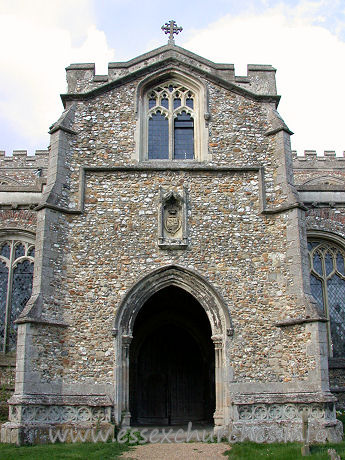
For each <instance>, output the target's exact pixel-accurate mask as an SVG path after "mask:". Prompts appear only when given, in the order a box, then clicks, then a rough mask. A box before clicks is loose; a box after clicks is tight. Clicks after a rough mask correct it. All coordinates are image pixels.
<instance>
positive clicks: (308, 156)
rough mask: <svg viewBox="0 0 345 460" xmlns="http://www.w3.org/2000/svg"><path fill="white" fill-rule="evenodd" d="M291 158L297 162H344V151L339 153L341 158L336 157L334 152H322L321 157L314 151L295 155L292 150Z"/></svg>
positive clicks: (295, 152)
mask: <svg viewBox="0 0 345 460" xmlns="http://www.w3.org/2000/svg"><path fill="white" fill-rule="evenodd" d="M291 153H292V158H293V159H294V160H299V161H310V160H319V161H325V160H331V159H335V160H340V161H344V160H345V151H344V152H341V156H337V155H336V152H335V151H334V150H325V151H324V152H323V155H317V152H316V150H304V152H303V155H297V151H296V150H292V151H291Z"/></svg>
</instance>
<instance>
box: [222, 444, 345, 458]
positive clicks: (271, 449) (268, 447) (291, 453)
mask: <svg viewBox="0 0 345 460" xmlns="http://www.w3.org/2000/svg"><path fill="white" fill-rule="evenodd" d="M328 449H334V450H336V452H337V453H338V454H339V455H340V456H341V458H342V459H345V442H342V443H339V444H322V445H321V444H320V445H313V446H310V454H311V455H310V456H309V457H302V455H301V444H300V443H297V442H291V443H287V444H278V443H274V444H255V443H253V442H242V443H239V444H233V445H232V447H231V450H230V451H229V452H228V458H229V459H230V460H232V459H236V460H253V459H255V460H260V459H264V458H265V459H272V460H297V459H306V458H310V459H313V460H329V459H330V456H329V455H328V453H327V451H328Z"/></svg>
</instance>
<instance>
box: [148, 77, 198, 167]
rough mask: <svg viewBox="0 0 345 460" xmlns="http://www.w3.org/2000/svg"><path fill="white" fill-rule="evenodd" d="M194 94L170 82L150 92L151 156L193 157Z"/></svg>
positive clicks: (149, 137) (165, 157) (149, 144)
mask: <svg viewBox="0 0 345 460" xmlns="http://www.w3.org/2000/svg"><path fill="white" fill-rule="evenodd" d="M194 99H195V95H194V93H193V92H192V91H191V90H190V89H188V88H186V87H185V86H183V85H181V84H179V83H176V82H168V83H166V84H164V85H161V86H157V87H156V88H154V89H153V90H150V91H149V93H147V108H148V112H147V113H148V140H147V142H148V158H149V159H170V160H173V159H177V160H187V159H193V158H194V156H195V152H194V115H195V114H194Z"/></svg>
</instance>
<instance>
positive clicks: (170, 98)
mask: <svg viewBox="0 0 345 460" xmlns="http://www.w3.org/2000/svg"><path fill="white" fill-rule="evenodd" d="M168 101H169V160H173V159H174V99H173V95H172V93H170V92H169V93H168Z"/></svg>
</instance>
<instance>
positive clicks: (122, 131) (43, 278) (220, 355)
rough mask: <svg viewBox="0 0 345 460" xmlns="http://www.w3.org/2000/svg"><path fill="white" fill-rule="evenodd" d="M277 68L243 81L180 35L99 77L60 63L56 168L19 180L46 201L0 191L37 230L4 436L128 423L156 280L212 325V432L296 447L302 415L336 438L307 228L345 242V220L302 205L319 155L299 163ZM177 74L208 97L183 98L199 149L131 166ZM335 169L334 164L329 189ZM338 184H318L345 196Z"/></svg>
mask: <svg viewBox="0 0 345 460" xmlns="http://www.w3.org/2000/svg"><path fill="white" fill-rule="evenodd" d="M274 73H275V70H274V69H273V68H272V67H270V66H249V67H248V76H247V77H236V76H235V74H234V69H233V66H231V65H223V64H214V63H212V62H210V61H207V60H206V59H203V58H200V57H199V56H197V55H194V54H193V53H190V52H188V51H186V50H183V49H182V48H179V47H177V46H175V45H169V46H165V47H162V48H160V49H158V50H154V51H152V52H151V53H147V54H146V55H143V56H140V57H138V58H136V59H134V60H132V61H129V62H128V63H112V64H110V65H109V74H108V76H106V77H98V76H95V75H94V66H93V65H90V64H85V65H80V64H77V65H72V66H70V67H69V68H68V69H67V80H68V85H69V90H68V91H69V92H68V93H67V94H65V95H63V96H62V99H63V102H64V106H65V111H64V113H63V114H62V116H61V117H60V119H59V120H58V121H57V122H56V123H55V124H53V125H52V126H51V128H50V133H51V145H50V148H49V165H48V166H42V171H41V173H40V174H41V176H39V177H40V178H42V179H41V181H40V182H37V181H36V182H35V180H33V179H34V178H33V177H31V178H27V179H25V180H27V185H28V186H29V185H30V186H32V187H34V186H35V187H36V188H37V187H38V186H41V189H40V190H39V191H37V192H35V193H39V201H37V202H35V203H34V200H35V199H37V197H36V196H35V197H33V196H32V197H31V198H30V200H31V201H30V203H31V204H32V203H34V204H36V205H37V206H31V207H30V206H28V205H27V204H25V203H24V202H21V205H20V207H19V208H18V209H15V210H14V209H8V207H9V205H8V201H6V200H8V196H7V197H6V200H5V201H4V206H3V207H2V208H1V209H0V212H2V213H3V215H4V220H3V221H2V224H1V225H3V227H4V229H6V228H11V227H15V228H21V229H26V230H31V231H35V232H36V256H35V272H34V282H33V291H32V296H31V299H30V300H29V302H28V303H27V305H26V306H25V308H24V310H23V312H22V313H21V315H20V316H19V318H18V319H17V321H16V322H17V324H18V344H17V372H16V388H15V393H14V395H13V397H12V398H11V400H10V421H9V422H8V423H7V424H5V425H3V427H2V439H3V440H4V442H17V443H24V442H32V440H35V441H37V440H38V441H42V442H44V441H46V440H47V429H49V427H52V426H60V425H61V424H62V425H63V426H79V425H80V424H81V425H80V426H83V427H84V428H85V427H87V426H93V424H95V423H96V422H101V423H103V424H104V426H106V425H107V424H109V423H110V422H111V423H115V424H117V425H122V426H130V425H133V423H134V424H135V411H133V404H134V405H135V395H133V384H132V383H131V382H132V380H131V378H132V376H131V375H130V369H131V356H132V355H131V350H133V347H134V346H136V345H133V343H134V344H135V339H136V337H137V336H138V335H140V333H141V332H140V330H139V329H140V327H141V326H140V324H141V323H140V321H144V320H143V319H142V318H143V317H144V316H143V315H144V313H143V312H145V311H148V304H149V302H150V301H152V299H154V298H155V296H156V295H157V294H158V293H160V292H163V291H164V289H167V288H173V289H175V291H173V290H171V291H169V292H170V293H171V294H172V295H173V294H174V292H175V294H176V292H177V290H180V291H179V292H181V291H183V292H185V293H186V295H187V294H188V295H190V296H192V297H193V298H194V300H195V301H196V302H197V303H198V305H199V307H200V311H202V313H203V314H205V315H206V317H207V320H208V322H209V330H210V337H207V338H205V342H204V343H203V346H205V349H206V348H207V347H208V346H209V345H210V343H211V346H212V347H213V348H214V362H213V364H212V366H213V367H212V368H209V369H208V371H210V372H211V371H212V375H213V377H212V379H211V380H212V382H214V384H212V385H213V388H214V401H215V402H214V411H213V414H212V415H213V423H214V426H215V429H216V430H219V429H223V428H229V429H230V430H232V435H233V437H234V439H235V438H236V439H237V438H240V437H241V436H242V437H243V436H244V437H245V438H246V439H251V440H254V441H257V442H261V441H267V442H273V441H280V440H282V441H287V440H289V441H293V440H300V439H301V433H302V431H301V411H302V410H303V409H305V410H307V412H308V416H309V421H310V427H311V431H310V439H311V440H317V441H322V442H323V441H325V440H326V439H329V440H335V441H336V440H340V439H341V436H342V435H341V424H340V423H339V422H337V421H336V419H335V410H334V403H335V399H336V398H335V397H334V396H333V395H332V394H331V392H330V388H329V375H328V369H329V367H328V349H327V326H326V323H327V319H326V318H325V317H324V312H323V311H322V310H321V308H320V307H319V306H318V305H317V304H316V302H315V301H314V300H313V298H312V296H311V293H310V286H309V266H308V259H307V245H306V231H307V230H319V231H321V230H323V231H325V230H326V231H333V232H334V231H335V232H336V233H337V234H338V235H339V238H340V237H341V236H343V237H345V232H344V212H343V208H339V212H337V211H338V207H335V208H334V207H332V208H331V210H330V207H329V203H327V205H325V206H322V207H319V206H316V205H315V204H314V205H310V203H309V201H308V196H309V195H308V193H310V192H313V193H314V192H315V190H313V189H310V188H308V186H307V187H306V186H305V182H306V181H308V180H314V179H315V178H317V177H318V176H317V173H316V172H315V171H314V170H315V165H314V161H313V165H312V167H308V168H306V169H303V168H304V167H301V168H299V165H300V164H301V165H303V164H308V162H309V163H310V160H306V161H305V162H303V160H301V159H296V158H294V160H293V159H292V155H291V150H290V140H289V136H290V134H291V131H289V129H288V128H287V126H286V125H285V123H284V121H283V120H282V119H281V118H280V116H279V114H278V112H277V110H276V108H277V105H278V102H279V96H277V95H276V89H275V78H274ZM172 78H174V79H178V78H180V79H181V84H182V83H183V82H184V81H187V80H188V79H189V80H188V81H192V80H193V79H194V82H195V88H196V89H195V91H196V90H199V91H200V92H199V93H198V96H199V99H201V98H202V99H205V100H203V101H199V105H198V107H195V108H194V109H195V110H198V111H199V112H198V113H199V115H200V119H202V120H203V123H204V124H203V126H202V127H199V132H200V133H201V128H202V129H203V130H205V132H206V133H205V132H203V134H202V136H203V142H202V143H201V144H200V145H201V147H200V156H199V157H198V161H197V160H158V159H157V160H145V161H141V160H140V158H141V156H140V151H141V150H140V142H142V139H143V138H145V136H143V132H142V130H143V129H147V128H145V123H146V122H147V120H143V119H142V117H143V116H144V111H143V110H142V109H141V107H142V97H143V94H146V93H145V91H147V89H148V88H149V87H150V86H149V85H150V84H152V86H154V87H157V85H158V84H160V83H161V82H163V83H164V82H166V81H171V79H172ZM193 88H194V87H193ZM201 96H202V97H201ZM195 132H198V131H195ZM204 144H205V145H204ZM138 152H139V154H138ZM5 158H6V157H5ZM20 158H21V157H20ZM45 158H46V157H45ZM307 158H309V157H308V156H307ZM0 160H1V159H0ZM2 160H3V161H6V162H8V164H9V163H10V161H9V160H5V159H4V158H3V159H2ZM199 160H202V161H199ZM21 161H22V159H21ZM28 161H29V160H28ZM34 161H37V160H33V162H34ZM293 161H294V163H293ZM336 161H337V160H335V159H332V160H327V161H326V162H325V165H326V166H327V168H328V169H327V173H325V174H324V175H332V177H333V170H334V164H335V162H336ZM330 163H332V165H331V164H330ZM339 164H341V165H343V164H344V163H342V162H341V161H339ZM293 168H294V170H295V172H296V184H297V186H296V187H295V185H294V179H293ZM5 169H6V168H5ZM6 171H7V169H6ZM8 171H9V170H8ZM337 171H338V170H337ZM1 177H2V176H1ZM6 177H7V176H6ZM343 177H344V168H343V166H341V167H339V171H338V173H337V177H336V181H342V180H343V179H342V178H343ZM29 179H30V180H29ZM6 180H9V179H6ZM16 180H21V179H20V177H19V176H16ZM25 184H26V183H25ZM335 185H336V186H337V187H338V188H339V190H338V188H337V190H332V191H330V190H327V191H326V192H331V193H333V194H334V193H336V192H337V193H338V192H339V193H344V194H345V192H342V191H341V187H342V185H341V183H340V182H337V184H335ZM0 187H1V186H0ZM303 187H304V188H303ZM0 192H1V190H0ZM332 196H333V198H334V197H335V198H337V199H338V198H339V196H340V195H332ZM327 197H328V195H327ZM320 199H321V201H322V203H326V201H325V196H322V197H321V198H320ZM301 201H303V203H304V204H302V202H301ZM314 201H315V200H314V199H313V202H314ZM316 201H318V200H316ZM319 201H320V200H319ZM23 203H24V204H23ZM305 205H306V206H307V207H308V210H307V212H306V206H305ZM33 207H34V208H35V210H33V209H32V208H33ZM21 208H22V209H21ZM316 210H317V211H316ZM326 211H327V213H328V214H327V215H326ZM36 216H37V223H36ZM16 222H18V224H17V223H16ZM316 222H317V225H316V224H315V223H316ZM334 229H335V230H334ZM186 298H187V297H186ZM166 300H167V301H168V300H169V299H168V298H167V299H166ZM186 309H188V304H186ZM195 320H196V324H198V323H197V321H198V319H197V318H196V319H195ZM164 321H165V322H166V321H167V318H165V319H164ZM179 321H180V323H179V324H183V316H181V317H180V318H179ZM200 321H201V320H200ZM143 324H144V323H143ZM147 324H148V323H147ZM162 325H163V323H162ZM158 326H159V325H158ZM145 327H148V326H145V324H144V325H143V326H142V331H143V330H144V329H145ZM185 327H187V326H185ZM206 339H207V340H209V342H207V343H206ZM210 341H211V342H210ZM138 353H139V352H138ZM338 364H339V363H338ZM158 371H159V370H157V372H158ZM158 373H159V372H158ZM161 373H162V372H161ZM331 378H334V379H335V378H336V377H335V373H334V372H333V373H332V371H331ZM337 378H338V382H340V380H341V379H340V377H337ZM339 379H340V380H339ZM334 382H335V380H334ZM342 385H343V383H342V381H341V383H339V384H337V390H338V392H339V388H340V387H341V386H342ZM331 386H332V383H331ZM335 386H336V385H335V383H334V387H335ZM342 388H344V387H342ZM337 394H338V393H337ZM208 396H209V397H210V398H211V396H210V395H208ZM176 397H177V398H178V395H177V396H176ZM212 397H213V396H212ZM133 400H134V403H133Z"/></svg>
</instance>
